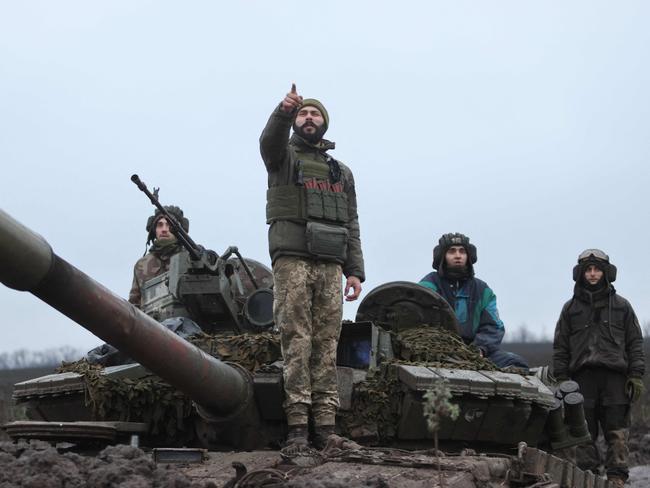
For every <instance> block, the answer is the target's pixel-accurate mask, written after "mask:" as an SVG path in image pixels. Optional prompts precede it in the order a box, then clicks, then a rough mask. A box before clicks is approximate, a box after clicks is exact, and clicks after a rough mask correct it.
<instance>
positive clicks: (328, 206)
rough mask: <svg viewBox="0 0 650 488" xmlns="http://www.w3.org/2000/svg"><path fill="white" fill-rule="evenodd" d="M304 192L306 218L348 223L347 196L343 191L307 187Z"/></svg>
mask: <svg viewBox="0 0 650 488" xmlns="http://www.w3.org/2000/svg"><path fill="white" fill-rule="evenodd" d="M305 194H306V203H307V205H306V206H307V218H308V219H323V220H329V221H330V222H337V223H340V224H347V223H348V196H347V195H346V194H345V193H342V192H333V191H329V190H320V189H318V188H307V189H305Z"/></svg>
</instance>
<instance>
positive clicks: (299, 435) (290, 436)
mask: <svg viewBox="0 0 650 488" xmlns="http://www.w3.org/2000/svg"><path fill="white" fill-rule="evenodd" d="M308 434H309V430H308V429H307V425H306V424H298V425H290V426H289V432H288V433H287V447H288V446H296V447H307V446H308V445H309V440H308V439H307V436H308Z"/></svg>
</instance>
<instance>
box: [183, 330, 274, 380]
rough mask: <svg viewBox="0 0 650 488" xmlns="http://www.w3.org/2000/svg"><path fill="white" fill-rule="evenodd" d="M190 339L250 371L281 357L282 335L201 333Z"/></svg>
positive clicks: (266, 333) (214, 354)
mask: <svg viewBox="0 0 650 488" xmlns="http://www.w3.org/2000/svg"><path fill="white" fill-rule="evenodd" d="M189 341H190V342H191V343H192V344H194V345H195V346H197V347H199V348H201V349H202V350H204V351H205V352H207V353H208V354H210V355H211V356H214V357H216V358H219V359H221V360H222V361H231V362H233V363H237V364H239V365H241V366H243V367H244V368H246V369H247V370H249V371H257V370H258V369H259V368H260V367H261V366H262V365H264V364H269V363H273V362H275V361H277V360H278V359H281V357H282V352H281V350H280V337H279V336H278V335H276V334H271V333H269V332H265V333H263V334H237V335H235V334H229V335H209V334H200V335H196V336H193V337H190V339H189Z"/></svg>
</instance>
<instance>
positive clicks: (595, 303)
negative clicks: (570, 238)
mask: <svg viewBox="0 0 650 488" xmlns="http://www.w3.org/2000/svg"><path fill="white" fill-rule="evenodd" d="M573 280H574V281H575V287H574V291H573V297H572V298H571V300H569V301H568V302H567V303H566V304H565V305H564V307H563V308H562V313H561V314H560V319H559V320H558V323H557V325H556V327H555V338H554V341H553V372H554V375H555V377H556V379H557V380H558V381H563V380H568V379H573V380H575V381H577V382H578V384H579V385H580V391H581V392H582V394H583V395H584V397H585V403H584V406H585V416H586V418H587V424H588V426H589V432H590V434H591V437H592V440H593V441H594V443H593V444H591V445H588V446H584V447H580V448H579V450H578V464H579V465H580V467H581V468H584V469H591V470H592V471H594V472H596V469H597V468H598V466H599V465H600V464H601V462H600V456H599V452H598V449H597V447H596V445H595V441H596V439H597V438H598V432H599V428H600V430H601V431H602V432H603V435H604V437H605V442H606V444H607V454H606V457H605V460H604V465H605V469H606V471H607V477H608V479H609V480H610V481H611V482H612V484H613V486H616V487H622V486H623V485H624V483H625V480H626V479H627V477H628V455H629V449H628V446H627V442H628V428H629V422H630V418H629V413H630V403H631V402H634V401H636V400H638V399H639V398H640V396H641V394H642V393H643V390H644V387H643V379H642V378H643V375H644V373H645V359H644V355H643V337H642V334H641V327H640V326H639V321H638V320H637V318H636V315H635V313H634V310H633V309H632V306H631V305H630V303H629V302H628V301H627V300H626V299H625V298H623V297H622V296H620V295H619V294H617V293H616V290H615V289H614V287H613V286H612V283H613V282H614V280H616V266H614V265H613V264H612V263H611V262H610V260H609V256H608V255H607V254H605V253H604V252H603V251H601V250H600V249H587V250H585V251H583V252H582V253H580V255H579V256H578V263H577V264H576V265H575V267H574V268H573Z"/></svg>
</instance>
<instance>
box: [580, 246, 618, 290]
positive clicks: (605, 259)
mask: <svg viewBox="0 0 650 488" xmlns="http://www.w3.org/2000/svg"><path fill="white" fill-rule="evenodd" d="M590 264H593V265H596V266H597V267H598V268H599V269H601V270H602V271H603V274H604V275H605V280H606V281H607V283H612V282H613V281H614V280H616V266H614V265H613V264H612V263H610V262H609V256H608V255H607V254H605V252H603V251H601V250H600V249H585V250H584V251H582V252H581V253H580V255H579V256H578V264H576V265H575V266H574V267H573V281H579V280H580V278H581V276H582V275H584V272H585V270H586V269H587V266H589V265H590Z"/></svg>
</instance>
